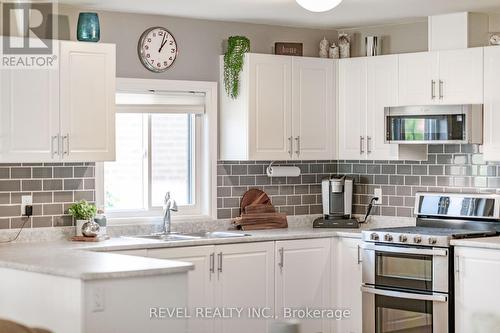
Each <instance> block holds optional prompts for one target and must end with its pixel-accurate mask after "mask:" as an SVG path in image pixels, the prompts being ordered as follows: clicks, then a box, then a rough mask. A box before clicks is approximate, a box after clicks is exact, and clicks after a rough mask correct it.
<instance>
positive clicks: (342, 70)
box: [338, 58, 366, 160]
mask: <svg viewBox="0 0 500 333" xmlns="http://www.w3.org/2000/svg"><path fill="white" fill-rule="evenodd" d="M338 80H339V81H338V87H339V88H338V92H339V96H338V104H339V110H338V113H339V114H338V120H339V137H338V140H339V151H338V157H339V159H346V160H359V159H364V158H366V58H352V59H342V60H340V61H339V79H338Z"/></svg>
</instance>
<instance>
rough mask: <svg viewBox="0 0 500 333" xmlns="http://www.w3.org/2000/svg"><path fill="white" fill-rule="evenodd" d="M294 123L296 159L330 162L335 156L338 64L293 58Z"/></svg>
mask: <svg viewBox="0 0 500 333" xmlns="http://www.w3.org/2000/svg"><path fill="white" fill-rule="evenodd" d="M292 68H293V73H292V77H293V78H294V79H293V81H292V124H293V133H294V137H293V140H294V151H293V153H294V156H295V157H296V158H298V159H304V160H315V159H328V158H332V157H333V156H334V155H335V145H334V144H333V143H334V142H335V141H334V140H335V138H334V135H335V119H334V118H335V113H334V108H333V105H334V97H335V93H334V92H335V87H334V62H333V61H331V60H328V59H315V58H300V57H294V58H293V66H292Z"/></svg>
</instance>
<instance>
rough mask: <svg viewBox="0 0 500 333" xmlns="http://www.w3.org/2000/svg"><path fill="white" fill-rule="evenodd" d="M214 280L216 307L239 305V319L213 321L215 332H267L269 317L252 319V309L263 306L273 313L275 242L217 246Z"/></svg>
mask: <svg viewBox="0 0 500 333" xmlns="http://www.w3.org/2000/svg"><path fill="white" fill-rule="evenodd" d="M215 252H216V259H217V260H216V262H217V265H216V267H217V282H216V287H215V304H216V305H215V306H216V307H220V308H241V309H243V312H242V313H241V317H240V318H238V317H237V315H236V313H233V315H232V316H231V318H226V319H221V320H217V321H216V329H215V331H216V332H217V333H234V332H238V333H255V332H262V333H265V332H269V324H270V322H271V319H270V320H266V319H263V318H258V317H255V318H251V317H250V316H248V311H249V310H251V309H266V311H265V313H264V314H265V315H272V314H273V300H274V255H273V254H274V243H273V242H265V243H251V244H250V243H248V244H232V245H220V246H216V250H215Z"/></svg>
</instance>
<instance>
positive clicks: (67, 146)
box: [65, 133, 69, 155]
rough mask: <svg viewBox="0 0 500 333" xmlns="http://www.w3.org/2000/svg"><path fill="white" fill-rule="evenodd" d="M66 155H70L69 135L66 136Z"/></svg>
mask: <svg viewBox="0 0 500 333" xmlns="http://www.w3.org/2000/svg"><path fill="white" fill-rule="evenodd" d="M65 154H66V155H69V133H68V134H66V152H65Z"/></svg>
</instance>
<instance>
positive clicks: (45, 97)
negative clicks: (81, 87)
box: [0, 40, 59, 163]
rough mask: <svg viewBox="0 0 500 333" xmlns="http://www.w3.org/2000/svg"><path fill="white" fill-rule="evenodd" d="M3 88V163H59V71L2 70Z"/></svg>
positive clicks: (0, 131) (0, 115) (0, 109)
mask: <svg viewBox="0 0 500 333" xmlns="http://www.w3.org/2000/svg"><path fill="white" fill-rule="evenodd" d="M0 42H1V40H0ZM0 87H1V92H0V94H1V95H0V103H1V104H0V162H4V163H5V162H16V163H17V162H54V161H57V160H58V159H59V156H58V154H57V151H58V134H59V71H58V70H56V69H2V70H0Z"/></svg>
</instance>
